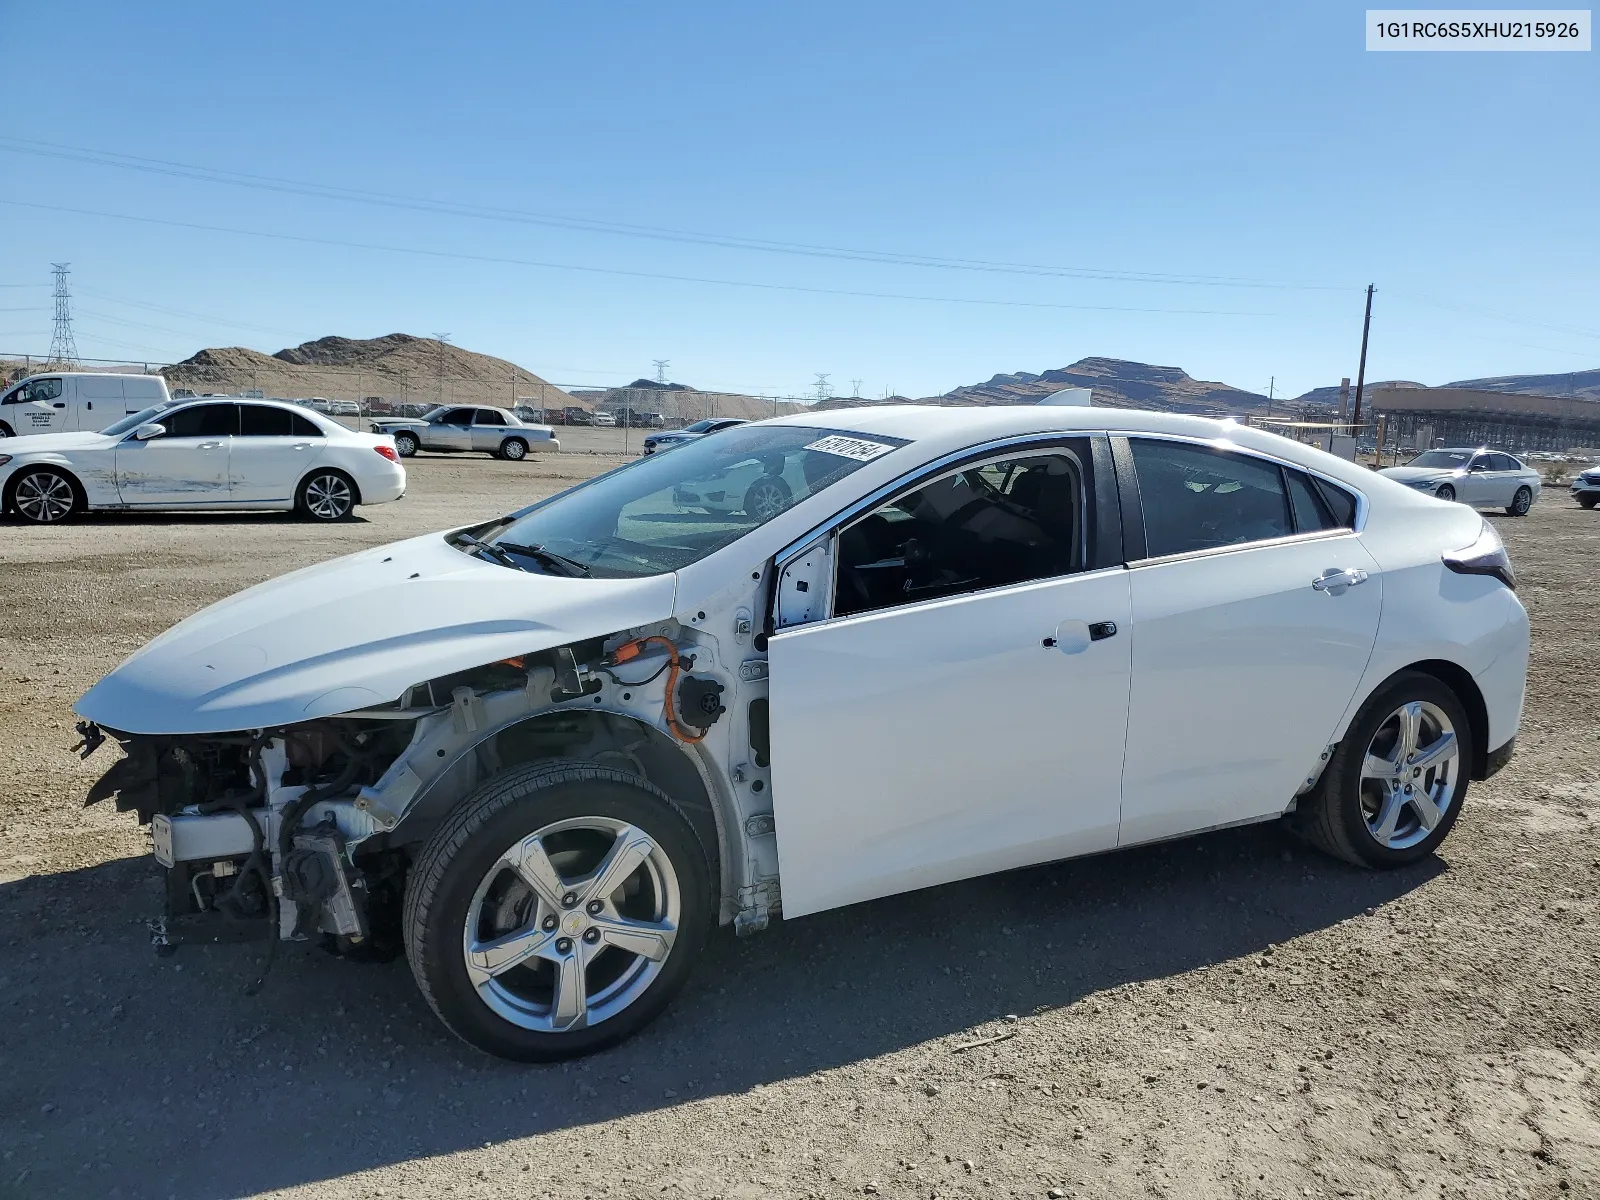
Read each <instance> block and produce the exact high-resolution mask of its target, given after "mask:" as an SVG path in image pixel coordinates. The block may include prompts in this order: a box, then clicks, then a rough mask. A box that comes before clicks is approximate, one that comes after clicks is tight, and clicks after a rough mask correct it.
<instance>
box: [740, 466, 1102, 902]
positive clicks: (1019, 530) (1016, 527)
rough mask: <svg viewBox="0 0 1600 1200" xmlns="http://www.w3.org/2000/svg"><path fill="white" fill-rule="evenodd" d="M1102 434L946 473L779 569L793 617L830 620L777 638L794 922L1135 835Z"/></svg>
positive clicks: (773, 688)
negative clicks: (1106, 539) (1096, 454)
mask: <svg viewBox="0 0 1600 1200" xmlns="http://www.w3.org/2000/svg"><path fill="white" fill-rule="evenodd" d="M1090 440H1091V439H1086V438H1079V439H1073V442H1074V444H1075V451H1074V450H1068V449H1065V448H1057V449H1054V450H1050V451H1047V452H1044V453H1035V454H1031V455H1027V456H1025V457H1023V458H1021V459H1018V460H1015V461H1013V462H1008V463H996V462H993V461H991V462H990V463H988V464H983V465H982V466H981V467H979V468H973V469H968V470H965V471H963V472H961V473H959V474H957V475H945V476H942V477H940V478H938V479H935V480H933V481H931V482H929V483H927V484H926V485H924V486H920V487H917V488H916V490H913V491H912V492H910V493H906V494H903V495H902V496H901V497H899V498H898V499H896V500H895V501H893V502H892V503H890V504H887V505H885V506H883V507H882V508H880V509H878V510H876V511H874V512H873V513H870V514H869V515H867V516H866V517H864V518H862V519H861V520H859V521H857V522H855V523H854V524H852V525H850V526H847V527H846V528H845V529H844V530H843V531H842V532H841V533H840V534H839V535H838V536H837V537H830V538H829V539H827V540H826V541H825V542H823V543H821V544H820V545H819V546H818V547H817V548H816V549H814V550H812V551H809V552H807V553H802V554H800V555H799V556H797V557H795V558H794V559H793V560H792V561H791V562H790V563H788V565H787V566H785V567H783V569H782V570H781V571H780V577H779V583H778V588H777V592H778V595H777V604H778V606H779V621H780V622H782V621H787V620H791V619H800V620H805V619H806V618H807V617H809V616H811V615H812V613H811V612H808V611H806V608H805V606H806V605H807V604H808V602H814V604H815V607H814V613H815V615H816V616H817V617H818V618H820V619H816V620H812V621H810V623H805V624H800V625H798V626H795V627H789V628H780V629H779V630H778V631H777V632H776V633H775V634H774V635H773V636H772V637H771V639H770V642H769V645H768V659H769V668H770V672H771V676H770V683H769V689H770V691H769V700H770V705H771V708H770V727H771V750H772V778H773V811H774V817H775V820H776V826H777V838H778V858H779V866H780V871H781V878H782V887H783V911H784V914H785V915H786V916H799V915H802V914H804V913H810V912H817V911H819V910H822V909H827V908H833V907H836V906H838V905H841V904H850V903H854V902H855V901H859V900H870V899H873V898H874V897H878V896H886V895H891V894H894V893H897V892H904V891H909V890H912V889H914V888H922V887H928V886H931V885H934V884H940V883H948V882H950V881H952V880H957V879H965V878H969V877H972V876H977V875H983V874H987V873H989V872H993V871H1001V870H1005V869H1008V868H1011V867H1018V866H1024V865H1027V864H1030V863H1038V862H1046V861H1050V860H1053V859H1058V858H1065V857H1069V856H1071V855H1075V854H1084V853H1090V852H1093V851H1098V850H1106V849H1109V848H1111V847H1112V846H1114V845H1115V844H1116V836H1117V825H1118V819H1119V788H1120V780H1121V774H1122V756H1123V745H1124V740H1125V737H1126V732H1127V700H1128V676H1129V644H1130V637H1129V632H1130V631H1129V630H1128V622H1129V590H1128V572H1127V571H1126V570H1125V569H1124V568H1122V567H1121V566H1108V567H1107V566H1102V567H1101V568H1100V569H1084V568H1086V567H1090V566H1091V565H1093V564H1097V563H1100V562H1102V561H1103V560H1104V553H1103V547H1095V546H1093V545H1090V546H1089V547H1087V549H1086V547H1085V541H1090V542H1093V541H1094V540H1095V539H1093V538H1091V537H1090V536H1089V534H1088V532H1087V531H1089V530H1092V529H1094V528H1095V519H1096V518H1095V514H1094V513H1093V512H1092V511H1089V512H1086V511H1084V507H1083V506H1084V505H1085V503H1088V504H1089V505H1091V506H1092V503H1093V496H1094V494H1095V489H1094V486H1093V478H1092V475H1093V466H1092V458H1091V456H1090V454H1089V453H1088V450H1087V443H1088V442H1089V441H1090ZM1018 463H1020V464H1021V465H1020V466H1019V465H1018ZM1058 468H1059V469H1058ZM978 470H982V471H985V472H986V473H987V476H988V485H992V486H987V487H986V485H985V483H984V482H983V481H982V480H978V479H975V478H974V475H975V473H976V472H977V471H978ZM1024 485H1026V486H1024ZM1097 556H1098V557H1097ZM835 567H837V577H836V576H835ZM802 584H803V585H805V587H804V590H801V585H802ZM796 604H798V605H799V606H800V608H799V611H798V613H796V612H794V611H793V610H794V608H795V606H796Z"/></svg>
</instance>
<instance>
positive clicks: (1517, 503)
mask: <svg viewBox="0 0 1600 1200" xmlns="http://www.w3.org/2000/svg"><path fill="white" fill-rule="evenodd" d="M1532 507H1533V492H1532V491H1531V490H1530V489H1528V488H1525V487H1523V488H1518V489H1517V494H1516V495H1515V496H1513V497H1511V511H1512V513H1513V514H1514V515H1515V516H1519V517H1523V516H1527V514H1528V510H1529V509H1530V508H1532Z"/></svg>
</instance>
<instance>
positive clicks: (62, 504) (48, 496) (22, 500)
mask: <svg viewBox="0 0 1600 1200" xmlns="http://www.w3.org/2000/svg"><path fill="white" fill-rule="evenodd" d="M11 507H12V508H13V509H14V510H16V514H17V515H18V516H19V517H21V518H22V519H23V520H24V521H28V522H30V523H31V524H34V525H54V524H57V523H58V522H61V521H65V520H66V519H67V518H68V517H70V516H72V514H73V513H75V512H77V511H78V510H79V509H80V508H82V507H83V495H82V493H81V492H80V491H79V488H78V481H77V480H76V479H74V478H73V477H72V476H70V475H68V474H67V473H66V472H65V471H62V470H58V469H57V468H55V467H34V468H33V469H32V470H31V471H25V472H23V473H22V475H20V476H19V477H18V478H17V481H16V482H15V483H13V484H12V485H11Z"/></svg>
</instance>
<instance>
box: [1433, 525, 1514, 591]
mask: <svg viewBox="0 0 1600 1200" xmlns="http://www.w3.org/2000/svg"><path fill="white" fill-rule="evenodd" d="M1442 557H1443V558H1444V565H1445V566H1447V567H1449V568H1450V569H1451V570H1452V571H1454V572H1456V573H1457V574H1459V575H1493V576H1494V577H1495V578H1496V579H1498V580H1499V581H1500V582H1501V583H1503V584H1505V585H1506V586H1507V587H1508V588H1511V589H1512V590H1515V589H1516V586H1517V575H1516V572H1515V571H1513V570H1512V569H1511V556H1510V555H1508V554H1507V553H1506V547H1505V543H1504V542H1502V541H1501V540H1500V535H1499V534H1498V533H1496V532H1495V528H1494V526H1493V525H1491V524H1489V522H1487V521H1485V522H1484V523H1483V528H1482V529H1481V530H1479V531H1478V536H1477V537H1476V538H1475V539H1474V540H1473V542H1472V544H1471V545H1469V546H1463V547H1462V548H1461V549H1459V550H1449V551H1446V552H1445V554H1444V555H1443V556H1442Z"/></svg>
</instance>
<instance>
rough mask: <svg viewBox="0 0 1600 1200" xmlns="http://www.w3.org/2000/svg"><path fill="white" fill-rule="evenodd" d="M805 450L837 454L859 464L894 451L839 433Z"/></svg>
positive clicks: (879, 443) (878, 443) (881, 444)
mask: <svg viewBox="0 0 1600 1200" xmlns="http://www.w3.org/2000/svg"><path fill="white" fill-rule="evenodd" d="M805 448H806V449H807V450H820V451H821V452H822V453H823V454H837V455H839V457H841V458H853V459H855V460H856V461H857V462H871V461H872V460H873V459H875V458H880V457H882V456H883V455H885V454H887V453H889V451H891V450H893V449H894V447H893V446H885V445H884V444H883V443H882V442H869V441H867V440H866V439H864V438H853V437H844V436H842V435H840V434H837V433H835V434H831V435H829V436H828V437H825V438H818V439H817V440H816V441H814V442H812V443H811V444H810V445H808V446H806V447H805Z"/></svg>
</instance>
